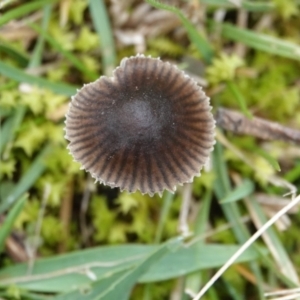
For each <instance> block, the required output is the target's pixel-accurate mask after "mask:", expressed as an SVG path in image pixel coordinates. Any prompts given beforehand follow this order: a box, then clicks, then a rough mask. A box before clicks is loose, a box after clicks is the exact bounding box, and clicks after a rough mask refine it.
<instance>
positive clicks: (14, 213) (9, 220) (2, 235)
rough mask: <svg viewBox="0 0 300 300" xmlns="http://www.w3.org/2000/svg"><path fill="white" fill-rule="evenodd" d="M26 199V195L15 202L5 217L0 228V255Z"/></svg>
mask: <svg viewBox="0 0 300 300" xmlns="http://www.w3.org/2000/svg"><path fill="white" fill-rule="evenodd" d="M26 199H27V195H24V196H23V197H21V198H20V199H19V200H18V201H17V202H16V204H15V205H14V206H13V208H12V209H11V210H10V211H9V213H8V215H7V217H6V218H5V220H4V222H3V224H2V225H1V227H0V253H1V252H2V251H3V249H4V244H5V240H6V238H7V237H8V236H9V234H10V230H11V228H12V226H13V225H14V222H15V220H16V218H17V217H18V215H19V214H20V212H21V211H22V209H23V207H24V204H25V201H26Z"/></svg>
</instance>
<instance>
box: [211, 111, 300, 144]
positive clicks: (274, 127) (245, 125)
mask: <svg viewBox="0 0 300 300" xmlns="http://www.w3.org/2000/svg"><path fill="white" fill-rule="evenodd" d="M216 121H217V125H219V126H220V127H222V128H223V129H225V130H229V131H232V132H234V133H236V134H246V135H251V136H254V137H257V138H261V139H263V140H282V141H286V142H293V143H297V144H300V130H297V129H292V128H289V127H286V126H282V125H280V124H278V123H275V122H271V121H267V120H264V119H261V118H257V117H254V118H252V119H251V120H250V119H248V118H246V117H245V116H244V115H243V114H241V113H239V112H237V111H234V110H230V109H225V108H219V109H218V111H217V115H216Z"/></svg>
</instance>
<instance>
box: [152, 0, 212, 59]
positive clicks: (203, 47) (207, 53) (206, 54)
mask: <svg viewBox="0 0 300 300" xmlns="http://www.w3.org/2000/svg"><path fill="white" fill-rule="evenodd" d="M146 2H148V3H149V4H151V5H152V6H154V7H156V8H158V9H164V10H167V11H170V12H172V13H174V14H175V15H177V16H178V18H179V19H180V20H181V22H182V24H183V25H184V27H185V29H186V30H187V33H188V36H189V38H190V40H191V42H192V43H193V44H194V45H195V46H196V47H197V49H198V51H199V52H200V53H201V54H202V56H203V59H204V60H205V62H206V63H210V62H211V60H212V57H213V49H212V47H211V46H210V44H209V43H208V41H206V39H205V38H204V37H203V36H201V34H200V33H199V32H198V31H197V30H196V28H195V27H194V26H193V24H192V23H191V22H190V21H189V20H188V19H187V18H186V17H185V15H184V14H183V13H182V11H181V10H179V9H178V8H176V7H174V6H171V5H167V4H164V3H161V2H159V1H156V0H146Z"/></svg>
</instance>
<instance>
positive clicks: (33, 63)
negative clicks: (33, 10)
mask: <svg viewBox="0 0 300 300" xmlns="http://www.w3.org/2000/svg"><path fill="white" fill-rule="evenodd" d="M51 12H52V5H49V4H48V5H46V6H45V7H44V8H43V20H42V28H43V30H44V31H45V30H46V29H47V28H48V25H49V21H50V18H51ZM44 45H45V43H44V36H43V35H41V34H40V35H39V37H38V41H37V43H36V44H35V47H34V50H33V53H32V55H31V59H30V62H29V65H28V68H34V67H37V66H39V65H40V64H41V61H42V56H43V51H44Z"/></svg>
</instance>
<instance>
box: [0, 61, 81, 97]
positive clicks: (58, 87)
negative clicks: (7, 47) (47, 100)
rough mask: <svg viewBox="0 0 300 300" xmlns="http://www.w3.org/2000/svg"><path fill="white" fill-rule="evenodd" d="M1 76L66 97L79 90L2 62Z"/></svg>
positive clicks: (0, 64) (0, 65)
mask: <svg viewBox="0 0 300 300" xmlns="http://www.w3.org/2000/svg"><path fill="white" fill-rule="evenodd" d="M0 74H2V75H3V76H6V77H8V78H11V79H14V80H16V81H18V82H26V83H29V84H32V85H35V86H39V87H41V88H46V89H49V90H51V91H53V92H54V93H57V94H61V95H66V96H72V95H74V94H75V92H76V88H77V87H75V86H72V85H67V84H63V83H57V82H52V81H49V80H47V79H44V78H41V77H37V76H32V75H29V74H27V73H25V72H24V71H21V70H19V69H17V68H15V67H13V66H10V65H8V64H6V63H3V62H1V61H0Z"/></svg>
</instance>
